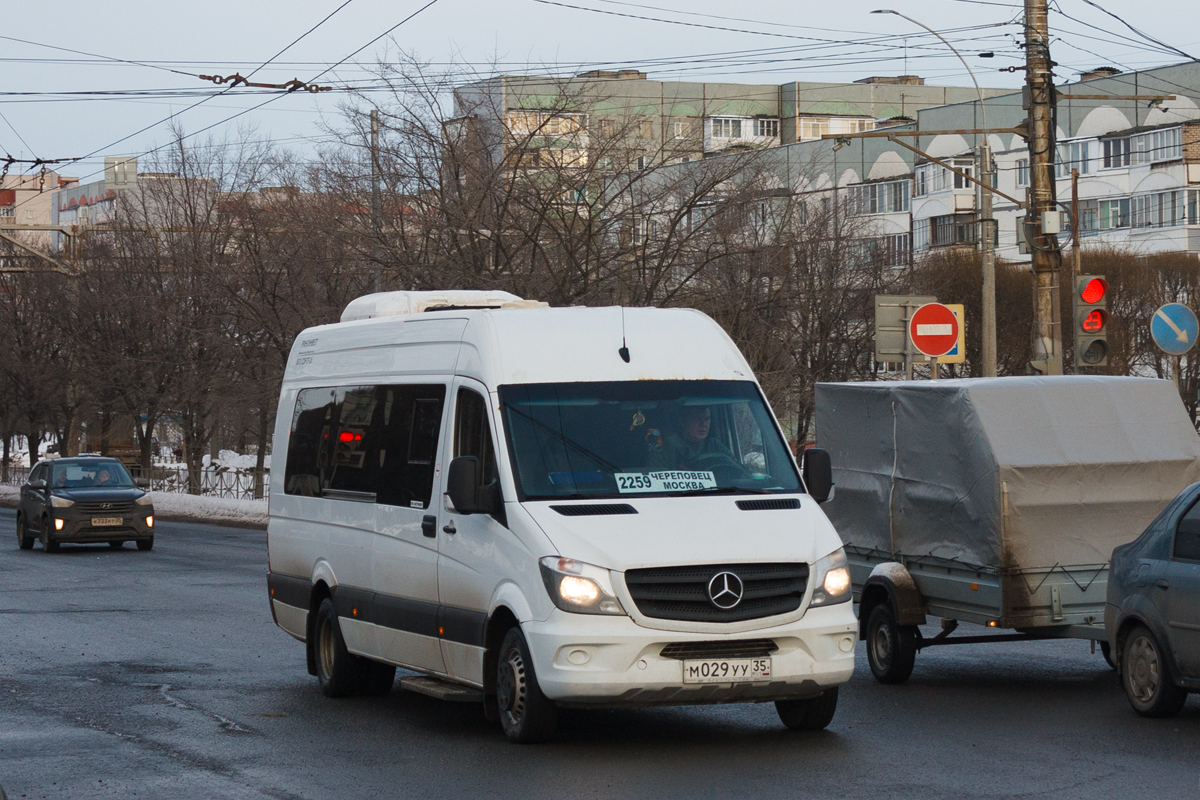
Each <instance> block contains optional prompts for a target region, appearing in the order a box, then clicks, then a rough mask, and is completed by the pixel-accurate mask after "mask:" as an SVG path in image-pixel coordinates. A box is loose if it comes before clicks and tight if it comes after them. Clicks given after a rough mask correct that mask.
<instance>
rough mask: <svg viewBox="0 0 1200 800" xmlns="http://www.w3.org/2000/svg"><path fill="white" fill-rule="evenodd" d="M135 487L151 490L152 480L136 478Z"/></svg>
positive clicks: (134, 480)
mask: <svg viewBox="0 0 1200 800" xmlns="http://www.w3.org/2000/svg"><path fill="white" fill-rule="evenodd" d="M133 485H134V486H136V487H138V488H139V489H149V488H150V479H149V478H134V479H133Z"/></svg>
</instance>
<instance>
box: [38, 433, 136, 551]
mask: <svg viewBox="0 0 1200 800" xmlns="http://www.w3.org/2000/svg"><path fill="white" fill-rule="evenodd" d="M144 485H146V482H145V481H143V480H138V481H136V482H135V481H134V479H133V478H131V477H130V476H129V471H128V470H126V469H125V465H124V464H122V463H121V462H120V461H118V460H117V459H115V458H103V457H99V456H80V457H78V458H56V459H54V460H52V461H39V462H38V463H37V465H35V466H34V468H33V469H31V470H30V471H29V481H28V482H27V483H26V484H25V485H24V486H22V487H21V501H20V503H19V505H18V506H17V542H18V544H19V545H20V547H21V549H22V550H28V549H30V548H31V547H33V540H34V537H37V538H38V539H40V540H41V542H42V548H43V549H44V550H45V551H46V552H47V553H53V552H54V551H55V550H57V549H58V546H59V545H60V544H61V543H63V542H75V543H78V544H90V543H95V542H108V543H109V545H110V546H112V547H120V546H121V545H123V544H124V543H125V542H128V541H134V542H137V548H138V550H149V549H150V548H152V547H154V506H153V505H152V504H151V500H150V495H149V494H147V493H146V492H144V491H142V489H141V487H142V486H144Z"/></svg>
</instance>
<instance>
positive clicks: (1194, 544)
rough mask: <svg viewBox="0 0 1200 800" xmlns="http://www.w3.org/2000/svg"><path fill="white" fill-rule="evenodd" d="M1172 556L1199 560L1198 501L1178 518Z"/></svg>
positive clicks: (1199, 528) (1199, 524)
mask: <svg viewBox="0 0 1200 800" xmlns="http://www.w3.org/2000/svg"><path fill="white" fill-rule="evenodd" d="M1172 556H1173V557H1174V558H1176V559H1179V560H1181V561H1200V502H1197V503H1194V504H1193V505H1192V507H1191V508H1189V509H1188V510H1187V513H1186V514H1184V515H1183V517H1182V518H1180V520H1179V526H1178V527H1177V528H1176V529H1175V549H1174V551H1173V552H1172Z"/></svg>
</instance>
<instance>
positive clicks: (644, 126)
mask: <svg viewBox="0 0 1200 800" xmlns="http://www.w3.org/2000/svg"><path fill="white" fill-rule="evenodd" d="M637 135H638V138H639V139H653V138H654V121H653V120H649V119H644V120H642V121H641V122H639V123H638V126H637Z"/></svg>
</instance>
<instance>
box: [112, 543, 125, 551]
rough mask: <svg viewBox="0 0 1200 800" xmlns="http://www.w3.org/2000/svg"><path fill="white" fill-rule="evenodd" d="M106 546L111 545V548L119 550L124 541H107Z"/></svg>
mask: <svg viewBox="0 0 1200 800" xmlns="http://www.w3.org/2000/svg"><path fill="white" fill-rule="evenodd" d="M108 546H109V547H111V548H112V549H113V550H120V549H121V548H122V547H124V546H125V543H124V542H109V543H108Z"/></svg>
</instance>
